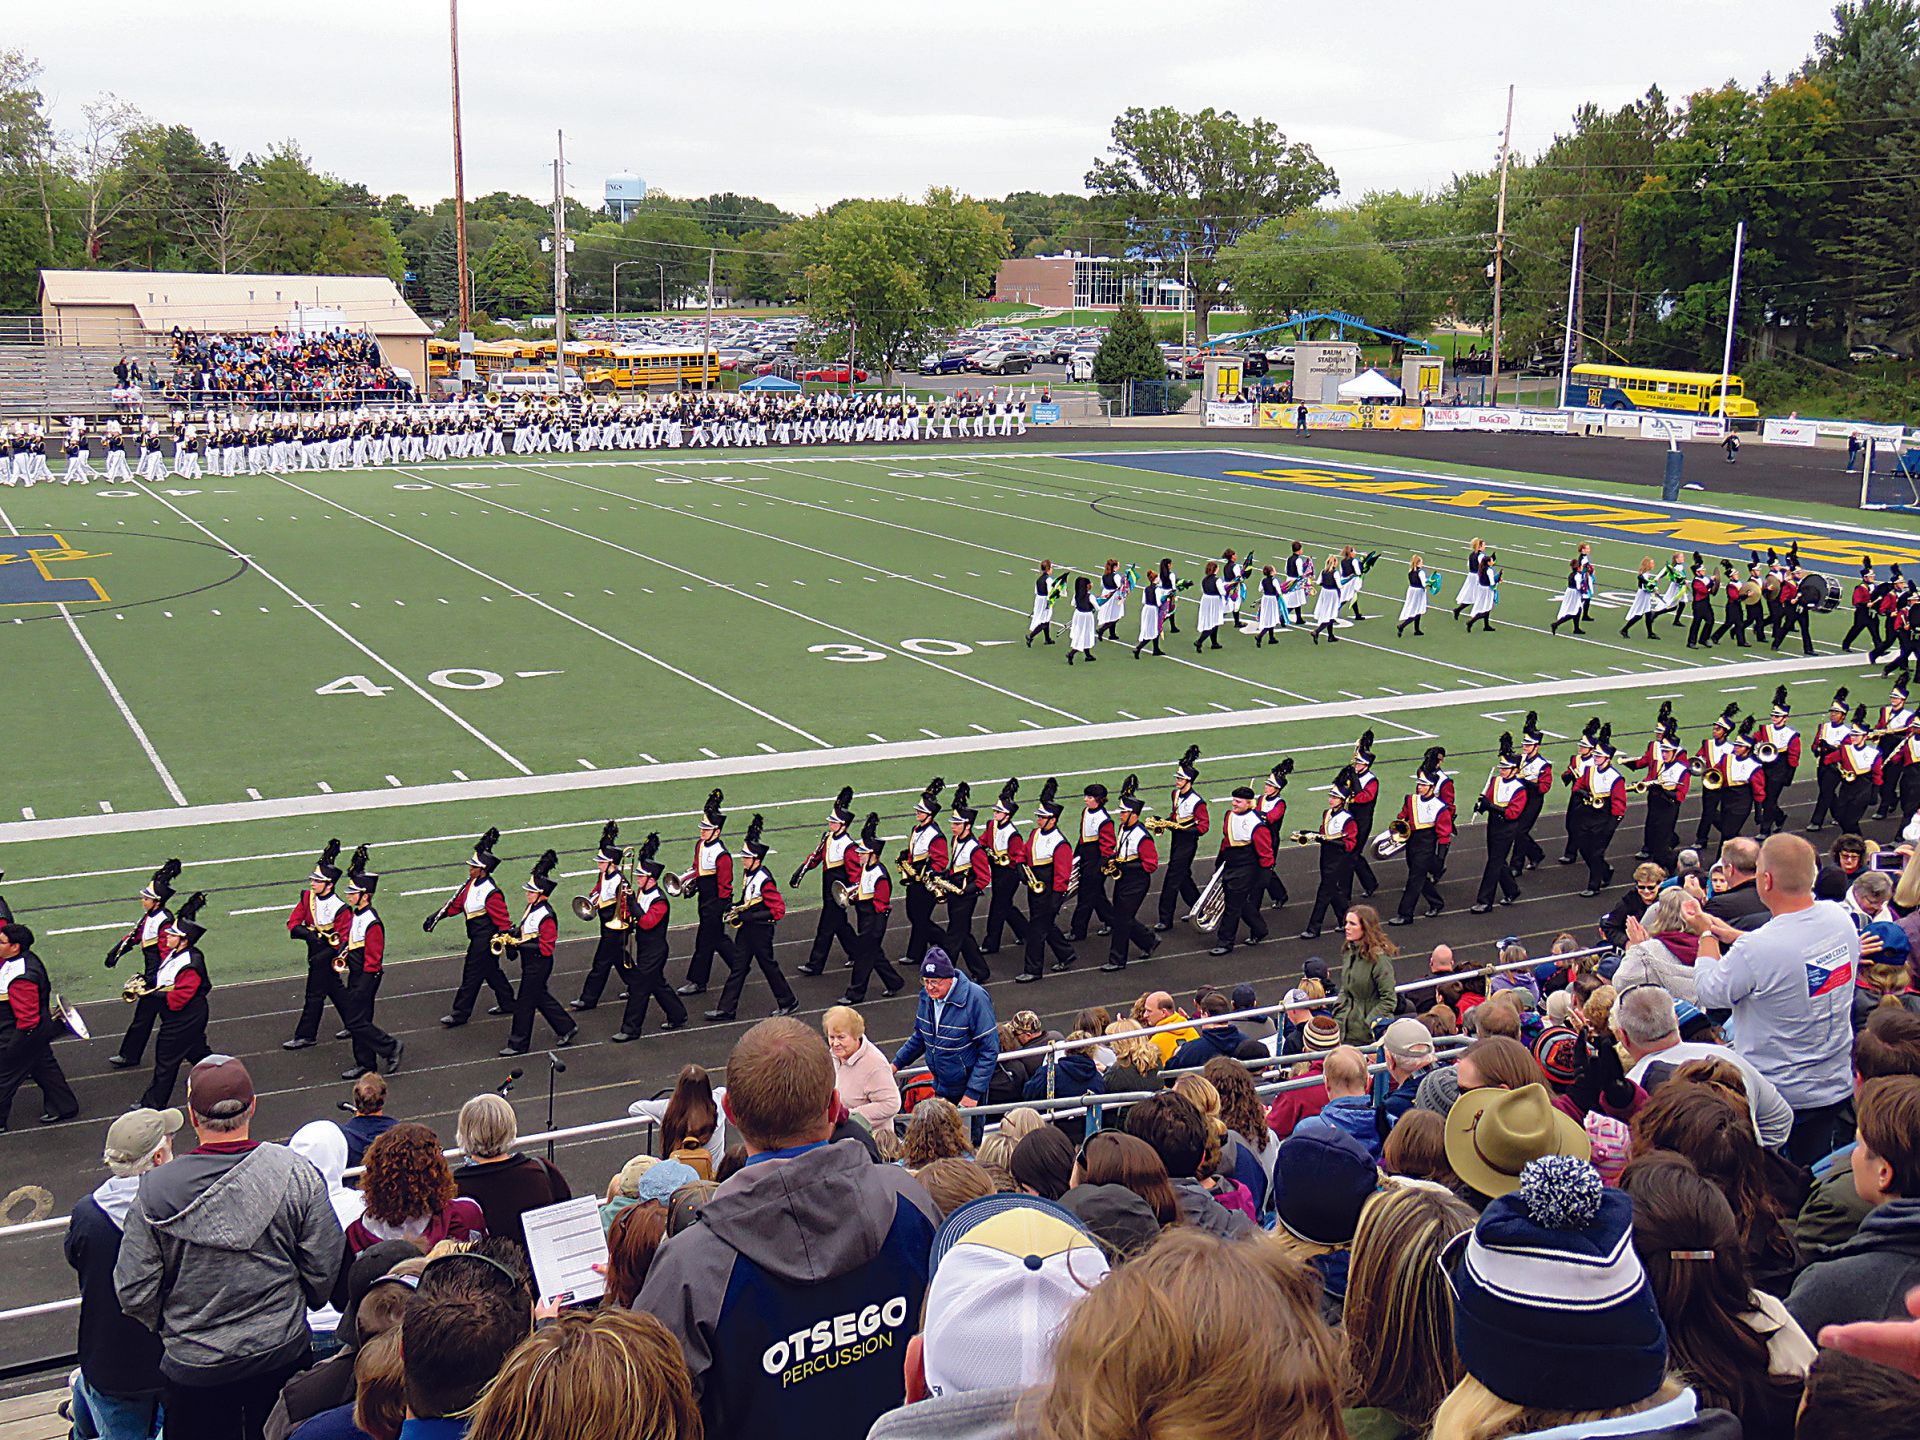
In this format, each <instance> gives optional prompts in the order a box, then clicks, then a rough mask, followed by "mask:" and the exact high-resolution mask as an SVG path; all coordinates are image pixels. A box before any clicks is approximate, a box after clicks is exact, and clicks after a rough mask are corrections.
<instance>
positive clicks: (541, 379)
mask: <svg viewBox="0 0 1920 1440" xmlns="http://www.w3.org/2000/svg"><path fill="white" fill-rule="evenodd" d="M562 383H564V385H565V387H566V393H567V394H569V395H578V394H579V393H580V391H581V388H582V382H581V379H580V372H579V371H577V370H575V369H573V367H571V366H569V367H567V372H566V379H565V381H564V382H556V381H555V380H554V378H553V372H552V371H551V370H499V371H496V372H495V373H494V376H493V378H492V379H491V380H489V381H487V393H488V394H490V395H498V396H500V397H501V398H503V399H508V398H511V397H513V396H517V395H558V394H559V393H560V392H561V384H562Z"/></svg>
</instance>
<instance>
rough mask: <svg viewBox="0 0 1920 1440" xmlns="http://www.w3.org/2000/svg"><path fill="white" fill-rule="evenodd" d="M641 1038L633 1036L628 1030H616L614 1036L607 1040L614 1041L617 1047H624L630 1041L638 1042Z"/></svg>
mask: <svg viewBox="0 0 1920 1440" xmlns="http://www.w3.org/2000/svg"><path fill="white" fill-rule="evenodd" d="M639 1038H640V1037H639V1036H638V1035H635V1034H632V1033H631V1032H629V1031H626V1030H616V1031H614V1032H613V1034H611V1035H609V1036H608V1037H607V1039H608V1040H610V1041H612V1042H613V1043H614V1044H615V1045H624V1044H626V1043H627V1042H628V1041H629V1040H638V1039H639Z"/></svg>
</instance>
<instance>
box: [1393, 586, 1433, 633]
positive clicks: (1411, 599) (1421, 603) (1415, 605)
mask: <svg viewBox="0 0 1920 1440" xmlns="http://www.w3.org/2000/svg"><path fill="white" fill-rule="evenodd" d="M1426 613H1427V587H1426V586H1424V585H1409V586H1408V587H1407V598H1406V599H1404V600H1402V601H1401V602H1400V620H1401V623H1403V624H1404V623H1405V622H1406V621H1408V620H1411V619H1413V618H1414V617H1415V616H1418V615H1424V614H1426Z"/></svg>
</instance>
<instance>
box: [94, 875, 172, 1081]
mask: <svg viewBox="0 0 1920 1440" xmlns="http://www.w3.org/2000/svg"><path fill="white" fill-rule="evenodd" d="M179 874H180V862H179V861H178V860H169V861H167V863H166V864H164V865H162V866H161V867H160V868H159V869H158V870H156V871H154V872H153V878H152V879H151V880H149V881H148V882H147V883H146V884H145V885H144V886H142V887H141V890H140V918H139V919H138V920H136V921H135V922H134V926H133V929H131V930H129V931H128V932H127V933H126V934H125V935H124V936H122V937H121V939H120V942H119V943H118V944H117V945H115V946H114V947H113V949H111V950H109V951H108V952H107V969H109V970H111V969H113V967H114V966H116V965H118V964H119V963H120V957H121V956H122V955H125V954H128V953H129V952H131V951H134V950H138V951H139V952H140V978H141V979H143V980H145V981H146V982H147V985H148V987H149V989H151V988H152V987H153V983H154V981H153V976H154V972H155V971H156V970H158V969H159V968H160V962H161V960H162V959H163V958H165V957H164V954H163V952H162V946H161V942H160V936H161V934H162V932H164V931H165V930H166V928H167V926H168V925H170V924H172V923H173V912H172V911H171V910H169V909H167V901H169V900H171V899H172V898H173V882H174V879H175V878H176V877H177V876H178V875H179ZM159 1017H160V999H159V996H158V995H154V994H150V995H147V996H146V997H145V998H143V999H141V1000H139V1001H136V1002H135V1004H134V1007H133V1019H132V1020H130V1021H128V1022H127V1033H126V1036H125V1037H124V1038H123V1039H122V1040H121V1041H120V1048H119V1050H117V1051H115V1052H114V1053H113V1054H112V1055H109V1056H108V1057H107V1063H108V1064H109V1065H111V1066H113V1068H114V1069H116V1070H127V1069H131V1068H132V1067H133V1066H135V1065H138V1064H139V1063H140V1060H141V1057H142V1056H144V1055H145V1054H146V1052H147V1036H149V1035H151V1034H152V1033H153V1022H154V1021H155V1020H157V1019H158V1018H159Z"/></svg>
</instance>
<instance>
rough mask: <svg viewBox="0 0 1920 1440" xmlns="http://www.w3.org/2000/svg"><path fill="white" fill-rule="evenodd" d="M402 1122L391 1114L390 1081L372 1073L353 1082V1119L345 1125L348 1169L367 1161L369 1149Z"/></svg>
mask: <svg viewBox="0 0 1920 1440" xmlns="http://www.w3.org/2000/svg"><path fill="white" fill-rule="evenodd" d="M399 1123H400V1122H399V1121H398V1120H396V1119H394V1118H393V1116H391V1115H389V1114H387V1077H386V1076H384V1075H381V1074H379V1073H378V1072H376V1071H373V1070H369V1071H367V1073H366V1074H364V1075H362V1076H361V1077H360V1078H359V1079H358V1080H356V1081H354V1082H353V1118H352V1119H351V1120H346V1121H342V1122H341V1125H340V1129H341V1130H342V1131H343V1132H344V1133H345V1134H346V1137H347V1168H348V1169H349V1170H352V1169H355V1168H357V1167H358V1166H359V1164H360V1162H361V1161H362V1160H364V1159H365V1158H366V1154H367V1147H368V1146H369V1145H371V1144H372V1143H373V1142H374V1141H376V1140H378V1139H379V1138H380V1137H381V1136H382V1135H384V1134H386V1133H387V1131H389V1130H391V1129H392V1128H393V1127H394V1126H396V1125H398V1124H399Z"/></svg>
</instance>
